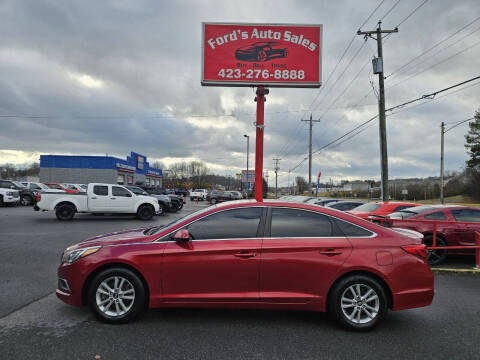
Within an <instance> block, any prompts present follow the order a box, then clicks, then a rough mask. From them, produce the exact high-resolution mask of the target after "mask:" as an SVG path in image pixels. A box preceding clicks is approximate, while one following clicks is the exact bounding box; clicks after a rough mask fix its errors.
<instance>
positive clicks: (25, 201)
mask: <svg viewBox="0 0 480 360" xmlns="http://www.w3.org/2000/svg"><path fill="white" fill-rule="evenodd" d="M20 203H21V204H22V205H23V206H29V205H32V204H33V199H32V197H31V196H28V195H23V196H22V197H21V198H20Z"/></svg>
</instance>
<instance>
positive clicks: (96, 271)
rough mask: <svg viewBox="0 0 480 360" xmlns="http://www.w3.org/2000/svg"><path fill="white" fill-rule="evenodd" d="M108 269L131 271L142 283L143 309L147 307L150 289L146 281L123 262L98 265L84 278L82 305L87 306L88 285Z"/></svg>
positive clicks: (132, 267)
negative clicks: (143, 291)
mask: <svg viewBox="0 0 480 360" xmlns="http://www.w3.org/2000/svg"><path fill="white" fill-rule="evenodd" d="M110 268H123V269H127V270H130V271H132V272H133V273H135V275H137V276H138V277H139V279H140V280H141V281H142V284H143V287H144V288H145V307H148V305H149V302H150V289H149V287H148V283H147V280H145V277H144V276H143V274H142V273H141V272H140V271H139V270H138V269H137V268H135V267H134V266H132V265H130V264H127V263H124V262H111V263H106V264H103V265H100V266H99V267H97V268H95V269H94V270H93V271H92V272H91V273H90V274H89V275H88V276H87V278H86V280H85V282H84V283H83V286H82V305H86V304H87V300H88V299H87V296H88V289H89V288H90V284H91V283H92V280H93V279H94V278H95V276H97V275H98V274H99V273H101V272H102V271H104V270H107V269H110Z"/></svg>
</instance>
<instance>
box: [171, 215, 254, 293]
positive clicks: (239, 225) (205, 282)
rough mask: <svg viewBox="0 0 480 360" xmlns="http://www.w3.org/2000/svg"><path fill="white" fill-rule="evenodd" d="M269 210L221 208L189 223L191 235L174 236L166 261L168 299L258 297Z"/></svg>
mask: <svg viewBox="0 0 480 360" xmlns="http://www.w3.org/2000/svg"><path fill="white" fill-rule="evenodd" d="M263 211H264V208H263V207H243V208H234V209H225V210H221V211H218V212H215V213H213V214H210V215H207V216H205V217H203V218H201V219H199V220H196V221H194V222H192V223H190V224H189V225H188V226H186V227H184V228H185V229H187V230H188V231H189V233H190V234H191V240H189V241H186V242H183V241H180V242H179V241H173V240H172V241H168V243H167V246H166V247H165V252H164V261H163V266H162V281H163V293H164V295H163V296H164V299H165V301H169V302H179V301H186V302H192V301H193V302H215V301H221V302H245V301H258V299H259V287H258V286H259V285H258V274H259V258H260V257H259V254H260V248H261V242H262V238H261V235H262V233H263V225H262V218H263Z"/></svg>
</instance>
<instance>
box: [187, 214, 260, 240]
mask: <svg viewBox="0 0 480 360" xmlns="http://www.w3.org/2000/svg"><path fill="white" fill-rule="evenodd" d="M262 210H263V209H262V208H261V207H251V208H244V209H233V210H226V211H222V212H218V213H215V214H212V215H209V216H206V217H204V218H203V219H200V220H198V221H196V222H194V223H192V224H190V225H189V226H187V229H188V232H189V233H190V235H191V236H192V239H193V240H207V239H246V238H254V237H257V231H258V225H259V224H260V218H261V216H262Z"/></svg>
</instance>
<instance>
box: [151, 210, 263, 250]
mask: <svg viewBox="0 0 480 360" xmlns="http://www.w3.org/2000/svg"><path fill="white" fill-rule="evenodd" d="M253 207H254V208H266V207H269V206H268V205H258V206H239V207H235V208H230V209H222V210H219V211H215V212H213V213H210V214H207V215H205V216H202V217H200V218H198V219H196V220H194V221H192V222H191V223H189V224H188V225H190V224H193V223H196V222H197V221H199V220H202V219H205V218H206V217H209V216H212V215H215V214H219V213H221V212H224V211H230V210H236V209H251V208H253ZM260 220H261V218H260ZM259 224H260V223H259ZM181 228H182V227H180V228H178V229H181ZM175 231H177V230H172V231H171V232H169V233H168V234H165V235H163V236H162V237H160V238H159V239H157V240H154V241H153V242H168V241H173V240H164V238H165V237H166V236H169V235H171V234H172V233H174V232H175ZM238 239H244V240H246V239H263V238H257V237H255V238H225V239H203V240H202V239H199V240H190V241H213V240H238Z"/></svg>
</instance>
